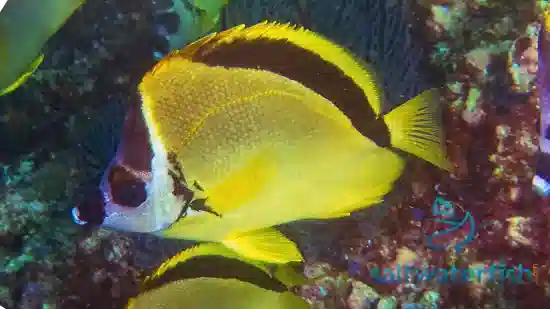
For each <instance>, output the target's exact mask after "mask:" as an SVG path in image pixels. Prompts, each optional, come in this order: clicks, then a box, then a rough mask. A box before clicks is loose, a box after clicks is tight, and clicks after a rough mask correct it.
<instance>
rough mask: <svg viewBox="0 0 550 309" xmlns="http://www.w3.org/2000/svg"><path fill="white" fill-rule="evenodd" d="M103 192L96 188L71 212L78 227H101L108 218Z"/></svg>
mask: <svg viewBox="0 0 550 309" xmlns="http://www.w3.org/2000/svg"><path fill="white" fill-rule="evenodd" d="M105 206H106V205H105V200H104V198H103V192H102V191H101V190H100V189H99V188H96V189H94V190H93V191H92V192H90V194H88V195H87V196H86V199H84V200H83V201H82V202H80V203H79V204H78V205H77V206H76V207H74V208H73V209H72V211H71V214H72V217H73V221H74V222H75V223H76V224H78V225H93V226H99V225H101V224H102V223H103V220H104V219H105V217H106V212H105Z"/></svg>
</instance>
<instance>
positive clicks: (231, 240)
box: [222, 228, 304, 264]
mask: <svg viewBox="0 0 550 309" xmlns="http://www.w3.org/2000/svg"><path fill="white" fill-rule="evenodd" d="M222 243H223V244H224V245H225V246H227V247H229V248H231V249H233V250H234V251H235V252H237V253H239V254H241V255H243V256H244V257H247V258H249V259H253V260H259V261H263V262H268V263H273V264H284V263H288V262H301V261H303V259H304V258H303V257H302V253H300V251H299V250H298V247H297V246H296V244H295V243H294V242H293V241H291V240H290V239H288V238H287V237H286V236H284V235H283V234H282V233H281V232H279V231H277V230H276V229H275V228H266V229H261V230H255V231H251V232H247V233H242V234H241V233H239V234H233V235H230V237H228V238H226V239H225V240H223V241H222Z"/></svg>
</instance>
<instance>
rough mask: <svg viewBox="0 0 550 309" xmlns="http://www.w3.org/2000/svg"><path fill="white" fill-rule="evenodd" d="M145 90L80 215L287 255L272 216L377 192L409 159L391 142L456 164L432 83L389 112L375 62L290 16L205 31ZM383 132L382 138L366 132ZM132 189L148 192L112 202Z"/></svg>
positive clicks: (337, 212) (290, 254) (329, 210)
mask: <svg viewBox="0 0 550 309" xmlns="http://www.w3.org/2000/svg"><path fill="white" fill-rule="evenodd" d="M309 46H314V47H315V48H316V50H311V49H308V48H310V47H309ZM222 51H223V52H222ZM269 52H272V53H274V54H273V55H267V54H265V53H269ZM298 55H300V56H301V58H299V59H300V60H298V61H295V62H291V63H289V62H287V61H288V59H294V58H292V56H294V57H297V56H298ZM296 59H298V58H296ZM302 60H303V61H302ZM317 69H318V70H319V71H316V70H317ZM139 92H140V94H141V98H142V102H141V104H140V106H139V107H137V108H134V109H133V111H132V112H131V113H129V116H128V117H127V120H126V122H127V123H128V124H129V125H128V126H127V128H126V129H125V133H124V136H127V137H128V138H126V139H125V142H123V143H122V145H121V147H120V150H119V154H118V155H117V157H116V158H115V160H114V162H115V163H114V164H113V165H112V166H111V167H110V168H109V169H108V170H107V172H106V176H105V178H104V181H102V184H101V186H102V187H101V188H102V190H101V191H102V192H103V196H101V197H100V198H99V199H98V200H99V202H98V203H97V204H95V203H91V204H90V205H88V206H85V207H78V208H76V209H75V210H74V214H75V218H77V221H78V220H82V221H90V220H87V219H86V217H90V216H89V215H88V214H89V213H93V212H95V213H97V214H98V215H97V216H96V218H99V220H96V221H98V223H100V224H103V225H104V226H106V227H112V228H117V229H123V230H128V231H137V232H154V233H157V234H158V235H161V236H163V237H170V238H185V239H193V240H198V241H209V242H218V243H223V244H224V245H226V246H227V247H229V248H232V249H233V250H235V251H237V252H239V253H240V254H242V255H243V256H246V257H248V258H251V259H256V260H262V261H268V262H271V263H286V262H288V261H299V260H301V259H302V257H301V254H300V253H299V251H298V250H297V248H296V246H295V244H294V243H292V242H291V241H289V240H288V239H286V238H285V237H284V236H283V235H282V234H281V233H279V232H277V231H276V230H274V229H272V227H273V226H276V225H279V224H283V223H287V222H292V221H296V220H302V219H325V218H337V217H343V216H347V215H349V214H350V213H351V212H353V211H356V210H359V209H361V208H364V207H367V206H369V205H373V204H376V203H378V202H380V201H381V200H382V199H383V197H384V196H385V195H386V194H387V193H388V192H389V191H390V190H391V189H392V186H393V183H394V182H395V181H396V180H397V179H398V178H399V176H400V175H401V172H402V170H403V168H404V165H405V162H404V159H403V158H402V157H401V156H399V155H398V154H397V153H395V152H394V151H393V150H392V147H395V148H399V149H401V150H405V151H408V152H410V153H412V154H415V155H417V156H419V157H421V158H424V159H425V160H427V161H429V162H431V163H433V164H434V165H436V166H439V167H441V168H445V169H449V168H450V165H449V163H448V162H447V161H446V159H445V156H444V154H443V151H442V149H441V146H442V145H441V143H442V136H441V131H440V130H439V128H438V126H437V114H436V112H437V108H435V106H434V103H437V99H438V95H437V92H436V91H433V90H428V91H426V92H424V93H422V94H420V95H419V96H418V97H415V98H413V99H411V100H410V101H408V102H407V103H405V104H404V105H402V106H400V107H398V108H397V109H395V110H393V111H391V112H390V113H388V114H386V115H382V114H381V110H382V108H381V105H382V101H383V98H382V96H381V91H380V89H379V88H377V86H376V76H375V74H374V73H373V72H371V71H369V70H368V66H367V65H366V64H363V63H362V62H361V61H359V60H357V59H355V58H354V57H352V56H351V55H350V54H349V53H348V52H347V51H345V50H344V49H343V48H341V47H339V46H337V45H336V44H334V43H332V42H330V41H329V40H327V39H325V38H323V37H321V36H319V35H317V34H315V33H313V32H310V31H307V30H305V29H303V28H297V27H293V26H291V25H282V24H277V23H262V24H259V25H256V26H253V27H249V28H245V27H244V26H239V27H235V28H232V29H229V30H227V31H224V32H222V33H216V34H212V35H210V36H207V37H205V38H203V39H201V40H199V41H197V42H195V43H192V44H190V45H188V46H187V47H186V48H184V49H183V50H181V51H178V52H176V53H173V54H171V55H170V56H168V57H167V58H165V59H164V60H162V61H161V62H160V63H158V64H157V65H156V66H155V67H154V68H153V69H152V70H151V72H149V73H147V74H146V75H145V76H144V78H143V80H142V82H141V84H140V86H139ZM140 112H141V113H140ZM137 128H139V129H137ZM384 130H386V131H390V132H391V134H386V138H385V139H381V140H376V139H371V138H369V137H368V135H369V134H370V135H373V136H374V135H378V134H375V133H376V132H378V133H380V132H381V133H384V132H383V131H384ZM382 135H383V134H382ZM123 139H124V137H123ZM131 148H133V150H132V149H131ZM136 156H137V157H136ZM132 161H136V162H133V163H132ZM113 174H119V177H113ZM115 176H116V175H115ZM113 180H114V181H113ZM117 182H121V184H117ZM130 184H131V185H130ZM113 188H115V189H113ZM134 190H138V191H139V193H137V191H134ZM125 191H128V192H130V193H128V194H125V195H128V196H132V197H136V196H140V197H141V198H139V199H137V200H135V201H129V202H122V203H121V202H116V201H115V200H122V197H121V196H122V195H124V194H122V193H121V192H125ZM114 195H118V197H114ZM197 202H198V203H197ZM129 204H131V206H130V207H127V206H122V205H129ZM102 206H103V207H102ZM90 209H99V210H95V211H93V210H90Z"/></svg>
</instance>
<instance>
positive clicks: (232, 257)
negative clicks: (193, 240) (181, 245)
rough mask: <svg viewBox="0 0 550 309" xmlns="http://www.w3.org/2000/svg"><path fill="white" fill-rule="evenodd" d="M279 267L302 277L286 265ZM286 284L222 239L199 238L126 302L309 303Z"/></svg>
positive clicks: (279, 306) (134, 306)
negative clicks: (209, 241)
mask: <svg viewBox="0 0 550 309" xmlns="http://www.w3.org/2000/svg"><path fill="white" fill-rule="evenodd" d="M279 268H285V269H286V270H287V271H288V272H295V274H296V277H303V276H301V275H300V274H298V273H297V272H296V271H294V270H293V269H292V268H291V267H290V266H287V265H284V266H279ZM292 284H293V283H292V282H286V281H285V280H282V278H281V277H280V276H278V275H277V272H276V271H271V270H270V269H269V267H268V266H267V265H265V264H261V263H258V262H255V261H251V260H246V259H244V258H242V257H241V256H239V255H238V254H237V253H235V252H232V251H231V250H229V249H227V248H225V247H223V246H222V245H218V244H202V245H199V246H196V247H193V248H190V249H187V250H185V251H183V252H181V253H179V254H178V255H176V256H174V257H172V258H170V259H169V260H167V261H166V262H164V263H163V264H162V265H160V266H159V268H158V269H157V270H156V271H155V272H154V273H153V274H152V275H151V276H149V277H148V278H146V279H145V280H144V283H143V285H142V290H141V292H140V293H139V295H137V296H136V297H133V298H132V299H130V300H129V302H128V304H127V307H126V308H127V309H140V308H157V307H158V308H160V307H162V308H166V309H170V308H181V306H182V305H184V306H185V308H189V309H202V308H205V309H206V308H228V309H229V308H231V309H233V308H242V309H246V308H251V309H252V308H259V307H261V308H268V309H270V308H273V309H301V308H304V309H306V308H309V306H308V304H307V303H306V302H305V301H304V300H303V299H301V298H299V297H298V296H296V295H294V294H293V293H291V292H290V291H289V288H290V287H291V286H292Z"/></svg>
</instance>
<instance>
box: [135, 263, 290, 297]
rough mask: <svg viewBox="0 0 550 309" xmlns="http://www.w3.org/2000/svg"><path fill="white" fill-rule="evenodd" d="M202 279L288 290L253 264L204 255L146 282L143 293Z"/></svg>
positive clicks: (171, 268)
mask: <svg viewBox="0 0 550 309" xmlns="http://www.w3.org/2000/svg"><path fill="white" fill-rule="evenodd" d="M200 277H209V278H225V279H229V278H233V279H237V280H240V281H245V282H249V283H252V284H255V285H257V286H259V287H262V288H264V289H268V290H272V291H276V292H283V291H286V290H288V288H287V287H286V286H285V285H284V284H283V283H281V282H280V281H279V280H277V279H275V278H273V277H270V276H269V275H268V274H267V273H265V272H264V271H262V270H261V269H259V268H257V267H255V266H253V265H251V264H248V263H245V262H242V261H239V260H237V259H232V258H228V257H223V256H219V255H203V256H196V257H192V258H190V259H188V260H186V261H185V262H183V263H177V264H176V265H174V266H172V267H170V268H168V269H166V270H165V271H164V272H163V273H162V274H160V275H159V276H156V277H153V278H151V279H150V280H146V282H145V283H144V285H143V290H142V292H146V291H149V290H153V289H155V288H158V287H160V286H162V285H165V284H168V283H170V282H174V281H177V280H182V279H191V278H200ZM214 297H215V296H214Z"/></svg>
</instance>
